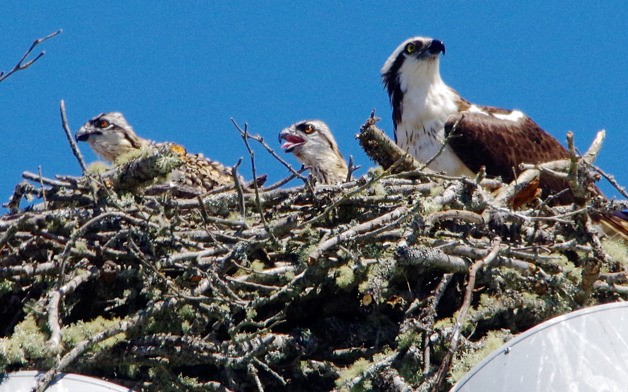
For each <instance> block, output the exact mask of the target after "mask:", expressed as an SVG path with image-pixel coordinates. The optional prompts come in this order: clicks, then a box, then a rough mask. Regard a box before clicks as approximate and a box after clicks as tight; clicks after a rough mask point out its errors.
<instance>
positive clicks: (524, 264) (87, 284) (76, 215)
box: [0, 118, 628, 391]
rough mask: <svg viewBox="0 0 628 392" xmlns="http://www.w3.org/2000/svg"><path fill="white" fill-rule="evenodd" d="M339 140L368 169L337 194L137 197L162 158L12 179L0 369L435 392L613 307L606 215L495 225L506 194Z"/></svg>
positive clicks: (613, 258) (623, 259)
mask: <svg viewBox="0 0 628 392" xmlns="http://www.w3.org/2000/svg"><path fill="white" fill-rule="evenodd" d="M243 138H244V139H245V140H247V139H250V140H253V141H260V140H261V141H262V142H263V140H262V139H261V138H259V137H257V139H256V136H255V135H251V134H249V133H248V132H244V134H243ZM358 138H359V139H360V143H361V145H362V146H364V148H365V151H367V153H369V155H370V156H372V157H373V159H375V160H376V161H377V162H379V163H381V164H382V166H383V167H384V168H385V170H384V169H374V170H372V171H371V172H369V173H368V174H367V175H365V176H363V177H361V178H359V179H357V180H354V181H351V182H347V183H344V184H341V185H338V186H317V187H313V186H311V184H306V185H303V186H297V187H293V188H276V187H274V186H270V187H269V188H268V189H264V188H260V189H257V188H256V189H255V192H251V191H250V190H249V191H246V190H243V189H238V191H236V190H235V189H222V190H219V191H216V192H213V193H211V194H206V195H203V196H200V197H196V198H185V197H182V196H181V195H184V194H185V193H184V192H180V191H179V190H177V189H176V185H172V186H170V185H168V184H166V185H164V184H161V185H155V182H156V181H155V180H154V179H155V178H160V179H162V182H163V178H165V176H166V175H167V173H168V172H169V171H170V170H172V169H173V168H174V167H176V166H177V165H179V164H181V162H180V159H179V158H178V156H177V155H176V154H174V153H172V152H169V151H168V150H167V149H166V150H161V151H155V152H153V153H152V154H148V155H146V156H141V157H138V158H136V159H134V160H131V161H130V162H127V163H125V164H124V165H122V166H119V167H115V168H113V169H111V170H109V171H107V172H104V173H100V174H89V173H87V174H86V175H85V176H83V177H68V176H60V177H58V178H56V179H48V178H42V177H41V176H40V175H35V174H31V173H25V174H24V177H25V180H27V181H25V182H23V183H21V184H19V185H18V186H17V187H16V191H15V193H14V195H13V197H12V198H11V200H10V201H9V203H8V204H7V206H8V208H9V209H10V213H8V214H6V215H4V216H2V217H0V279H1V283H0V289H1V291H0V295H2V303H3V304H4V306H3V308H2V312H3V314H4V315H5V316H4V317H3V318H2V320H3V321H2V322H1V325H0V327H1V331H2V338H1V339H0V365H1V367H2V369H4V370H6V371H13V370H17V369H33V368H34V369H40V370H44V371H47V372H48V373H47V375H46V377H45V378H44V379H43V380H41V382H40V384H39V388H40V390H43V388H44V387H45V383H46V382H47V381H48V380H50V379H51V378H52V376H53V375H54V374H55V372H57V371H64V372H77V373H82V374H87V375H92V376H96V377H103V378H106V379H109V380H112V381H115V382H118V383H121V384H124V385H127V386H129V387H131V388H134V389H136V390H159V391H179V390H186V391H187V390H199V391H200V390H203V391H205V390H216V391H248V390H253V391H261V390H332V389H336V390H339V391H345V390H381V391H390V390H392V391H406V390H414V389H418V390H426V391H427V390H447V389H448V388H449V387H450V386H451V385H452V384H453V383H454V382H455V381H456V380H457V379H459V378H460V377H461V376H462V375H463V374H464V372H465V371H467V370H468V369H469V368H470V367H471V366H472V365H473V364H475V363H477V362H478V361H479V360H481V359H482V356H484V355H486V354H488V353H489V352H490V350H491V349H493V348H496V347H497V346H499V345H500V344H501V343H502V342H504V341H505V340H507V339H509V338H510V337H512V336H513V335H514V334H517V333H519V332H521V331H524V330H526V329H528V328H530V327H532V326H534V325H536V324H538V323H540V322H542V321H544V320H547V319H548V318H550V317H553V316H556V315H559V314H563V313H566V312H569V311H571V310H574V309H577V308H580V307H583V306H587V305H590V304H595V303H600V302H610V301H615V300H621V299H625V298H626V297H627V296H628V285H626V283H627V282H628V278H627V272H626V270H627V266H628V252H627V251H626V247H625V245H624V244H622V243H614V242H612V241H606V242H601V241H600V238H599V235H598V233H597V232H596V231H595V230H594V228H593V225H592V223H591V222H592V220H591V217H592V216H600V215H603V214H605V213H608V211H611V210H612V209H616V208H618V207H617V205H615V204H614V203H611V202H607V201H603V200H599V199H587V200H586V203H585V204H584V205H572V206H560V207H549V206H548V205H546V204H544V203H538V202H537V203H532V204H529V205H527V206H526V207H525V208H523V209H519V210H513V209H511V208H510V207H509V203H508V202H507V200H509V198H511V194H512V193H513V192H515V190H513V189H514V187H515V186H516V184H501V183H499V181H496V180H490V181H488V180H485V179H482V178H477V179H467V178H451V177H447V176H442V175H438V174H435V173H432V172H430V171H429V170H423V169H422V168H421V165H419V164H418V163H417V162H416V161H414V160H413V159H412V158H410V157H408V156H407V155H405V154H403V152H401V155H399V151H397V150H398V149H397V150H395V148H394V147H395V146H394V144H393V143H392V142H391V141H390V140H389V139H388V138H386V137H385V136H384V134H383V133H381V131H379V130H378V129H377V128H376V126H375V120H374V119H373V118H371V119H370V120H369V121H368V122H367V123H366V124H365V125H364V126H363V127H362V130H361V132H360V135H359V136H358ZM369 146H370V147H369ZM247 148H249V151H251V150H250V148H251V146H250V145H249V144H248V143H247ZM387 151H391V153H388V152H387ZM395 151H396V152H395ZM395 154H397V155H395ZM178 159H179V160H178ZM251 159H252V160H253V159H254V155H253V154H252V151H251ZM573 162H574V163H573V164H572V166H570V165H567V168H566V170H564V171H563V173H566V175H571V176H579V177H577V178H578V181H577V182H579V183H582V181H584V180H586V178H585V177H586V176H587V173H588V167H587V163H586V162H582V161H581V160H579V159H577V158H574V161H573ZM253 163H254V162H253ZM573 165H575V168H574V167H573ZM401 169H403V170H401ZM405 170H411V171H410V172H407V171H405ZM530 170H536V171H539V170H544V168H543V167H535V168H530ZM548 170H549V169H548ZM294 173H296V171H294ZM532 174H534V173H532ZM236 176H237V173H236V170H235V169H234V177H236ZM583 176H584V177H583ZM531 177H533V176H531ZM236 182H237V181H236ZM485 185H486V186H485ZM25 198H26V199H29V200H33V199H36V200H38V204H34V205H32V206H30V207H23V206H22V207H21V204H24V203H23V200H24V199H25Z"/></svg>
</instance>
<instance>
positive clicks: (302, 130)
mask: <svg viewBox="0 0 628 392" xmlns="http://www.w3.org/2000/svg"><path fill="white" fill-rule="evenodd" d="M282 141H283V144H282V146H281V148H283V149H284V150H285V151H286V152H291V153H293V154H294V155H295V156H296V157H297V159H298V160H299V162H301V163H302V164H304V165H305V166H307V167H308V168H309V169H310V171H311V173H312V175H313V176H314V177H315V178H316V179H317V180H318V181H319V182H321V183H323V184H335V183H338V182H342V181H344V180H345V179H346V177H347V165H346V163H345V161H344V158H343V157H342V154H340V151H339V150H338V145H337V144H336V140H335V139H334V136H333V135H332V134H331V131H330V130H329V127H328V126H327V124H325V123H324V122H323V121H320V120H306V121H300V122H298V123H295V124H292V125H291V126H289V127H288V128H286V129H284V130H283V131H281V132H280V133H279V142H280V143H281V142H282Z"/></svg>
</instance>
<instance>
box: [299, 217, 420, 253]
mask: <svg viewBox="0 0 628 392" xmlns="http://www.w3.org/2000/svg"><path fill="white" fill-rule="evenodd" d="M406 212H408V208H407V207H405V206H402V207H398V208H396V209H395V210H393V211H391V212H389V213H387V214H384V215H382V216H380V217H377V218H375V219H373V220H370V221H368V222H364V223H361V224H359V225H356V226H353V227H352V228H350V229H349V230H346V231H344V232H342V233H340V234H338V235H337V236H335V237H333V238H330V239H328V240H327V241H325V242H323V243H322V244H320V245H319V246H317V247H316V248H315V249H314V250H313V251H312V252H310V254H309V255H308V263H309V264H310V265H312V264H314V263H315V262H316V261H317V260H318V258H319V257H321V255H322V254H323V253H324V252H325V251H327V250H328V249H330V248H332V247H334V246H336V245H338V244H340V243H342V242H345V241H347V240H350V239H351V238H354V237H355V236H357V235H358V234H361V233H364V232H369V231H371V230H373V229H375V228H377V227H379V226H381V225H383V224H386V223H388V222H390V221H393V220H396V219H398V218H399V217H402V216H404V215H406Z"/></svg>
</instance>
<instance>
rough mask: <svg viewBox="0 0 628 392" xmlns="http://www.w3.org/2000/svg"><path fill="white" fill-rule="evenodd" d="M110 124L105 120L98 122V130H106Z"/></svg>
mask: <svg viewBox="0 0 628 392" xmlns="http://www.w3.org/2000/svg"><path fill="white" fill-rule="evenodd" d="M109 125H111V123H109V121H107V120H99V121H98V123H97V126H98V128H107V127H108V126H109Z"/></svg>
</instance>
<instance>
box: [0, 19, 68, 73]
mask: <svg viewBox="0 0 628 392" xmlns="http://www.w3.org/2000/svg"><path fill="white" fill-rule="evenodd" d="M62 31H63V30H57V31H55V32H54V33H51V34H48V35H47V36H45V37H43V38H38V39H36V40H35V41H33V43H32V45H31V47H30V48H29V49H28V50H27V51H26V53H24V56H22V58H21V59H20V61H18V62H17V64H16V65H15V67H13V68H12V69H11V70H10V71H8V72H7V73H4V72H2V71H0V82H2V81H3V80H4V79H6V78H8V77H9V76H10V75H12V74H14V73H16V72H18V71H21V70H24V69H26V68H28V67H30V66H31V65H33V64H34V63H35V62H36V61H37V60H39V59H40V58H42V57H43V56H44V54H46V52H45V51H42V52H40V53H39V54H38V55H37V56H35V58H33V59H31V60H29V61H26V62H24V61H25V60H26V58H27V57H28V56H29V55H30V54H31V52H32V51H33V49H35V47H36V46H37V45H39V44H41V43H42V42H44V41H46V40H48V39H50V38H52V37H54V36H56V35H58V34H61V32H62Z"/></svg>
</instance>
